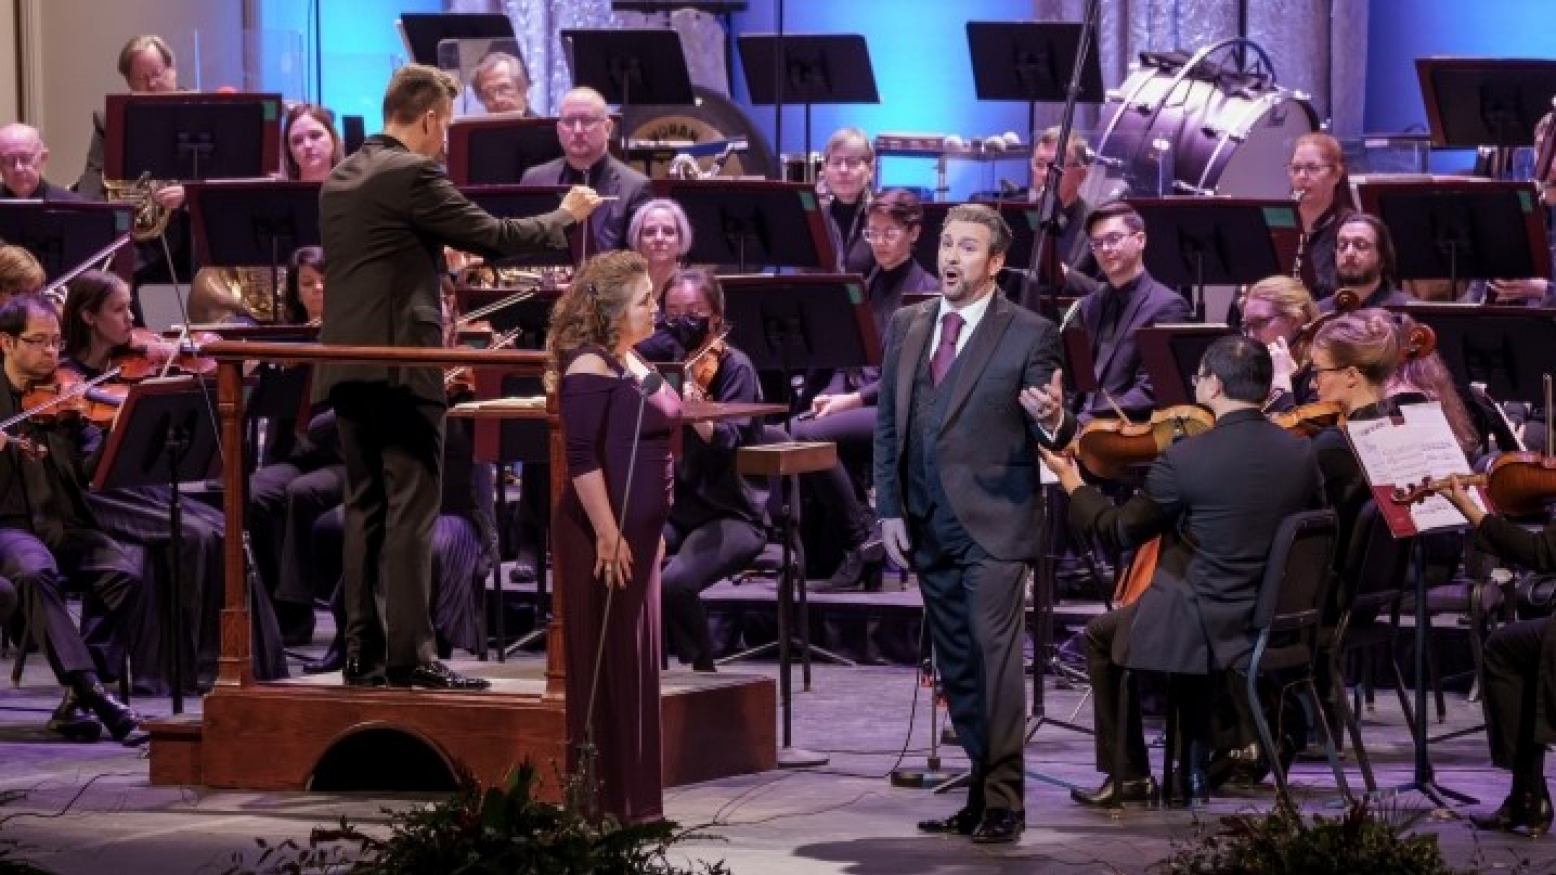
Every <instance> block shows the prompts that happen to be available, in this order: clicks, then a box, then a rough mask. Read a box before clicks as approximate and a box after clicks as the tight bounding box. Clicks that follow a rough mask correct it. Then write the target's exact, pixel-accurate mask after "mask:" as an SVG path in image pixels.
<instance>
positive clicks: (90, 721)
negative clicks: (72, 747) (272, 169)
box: [48, 687, 103, 742]
mask: <svg viewBox="0 0 1556 875" xmlns="http://www.w3.org/2000/svg"><path fill="white" fill-rule="evenodd" d="M48 726H49V731H50V732H53V733H57V734H59V735H61V736H64V737H65V738H68V739H70V740H71V741H80V742H93V741H96V740H98V739H99V738H102V737H103V724H101V723H99V722H97V717H96V716H94V715H93V714H92V712H91V710H90V709H88V708H87V707H86V706H85V705H83V704H81V700H80V699H78V698H76V691H75V690H73V689H71V688H69V687H66V688H65V698H64V699H63V700H61V701H60V703H59V707H57V708H55V709H54V713H53V714H50V715H49V724H48Z"/></svg>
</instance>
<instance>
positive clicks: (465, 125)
mask: <svg viewBox="0 0 1556 875" xmlns="http://www.w3.org/2000/svg"><path fill="white" fill-rule="evenodd" d="M561 157H562V143H561V141H559V140H558V139H557V135H556V119H555V118H523V117H521V116H516V115H488V116H475V117H473V118H460V119H455V120H454V122H453V124H451V125H449V128H448V178H449V179H451V180H453V182H454V184H455V185H459V186H465V185H517V184H518V183H519V181H520V179H522V178H523V176H524V171H526V170H528V169H529V168H531V167H535V166H537V165H540V164H545V163H546V162H547V161H554V160H556V159H558V158H561Z"/></svg>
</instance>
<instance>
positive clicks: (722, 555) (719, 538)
mask: <svg viewBox="0 0 1556 875" xmlns="http://www.w3.org/2000/svg"><path fill="white" fill-rule="evenodd" d="M766 545H767V537H766V535H765V534H764V533H763V532H762V530H761V529H759V528H757V527H756V526H754V525H752V524H751V523H749V522H747V521H745V520H742V519H736V518H734V517H717V518H715V519H711V520H708V521H706V522H704V523H703V524H702V525H700V526H697V527H696V528H693V529H690V530H682V529H680V528H678V527H677V526H676V525H675V523H674V521H671V522H669V523H666V524H665V552H666V553H668V554H669V557H670V561H669V563H668V564H666V565H665V567H664V570H663V571H661V572H660V577H659V598H660V601H661V604H662V605H663V609H662V613H661V618H662V619H661V623H662V624H663V626H664V633H665V640H666V643H667V644H668V645H669V649H670V652H672V653H674V654H675V655H676V658H677V659H679V660H680V661H681V662H686V663H691V664H692V665H694V666H697V667H699V668H705V667H708V666H711V665H712V664H713V656H714V653H713V642H712V640H711V638H710V637H709V634H708V612H707V609H706V607H705V606H704V605H703V603H702V592H703V590H705V589H707V588H708V587H710V586H712V585H714V584H715V583H718V582H719V581H720V580H723V579H724V578H726V577H729V576H730V575H731V574H734V573H735V572H737V571H740V570H742V569H744V568H745V567H746V566H748V565H750V564H751V560H752V559H755V558H756V556H757V554H759V553H761V552H762V548H763V547H764V546H766Z"/></svg>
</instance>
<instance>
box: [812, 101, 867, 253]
mask: <svg viewBox="0 0 1556 875" xmlns="http://www.w3.org/2000/svg"><path fill="white" fill-rule="evenodd" d="M821 160H822V164H821V183H820V186H819V187H820V188H821V189H822V190H823V192H824V194H823V197H822V215H823V216H824V217H825V218H826V220H827V234H828V236H830V237H831V238H832V251H833V253H835V254H836V255H837V271H838V273H856V274H859V275H860V276H864V275H865V274H866V273H868V272H869V270H870V266H871V265H872V264H873V263H874V256H873V254H872V253H871V251H870V244H869V241H867V240H865V239H864V228H865V215H866V213H867V212H868V210H867V208H868V207H869V205H870V184H871V182H872V180H873V179H874V178H875V147H873V146H871V145H870V138H869V137H866V136H865V135H864V131H861V130H859V129H858V128H839V129H838V130H836V131H833V132H832V136H830V137H828V138H827V144H826V146H824V147H823V148H822V152H821Z"/></svg>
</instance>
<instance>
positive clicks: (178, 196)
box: [151, 185, 184, 210]
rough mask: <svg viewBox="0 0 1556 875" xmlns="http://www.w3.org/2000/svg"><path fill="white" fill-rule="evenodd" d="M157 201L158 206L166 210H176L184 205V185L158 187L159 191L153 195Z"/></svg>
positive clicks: (153, 198) (152, 197)
mask: <svg viewBox="0 0 1556 875" xmlns="http://www.w3.org/2000/svg"><path fill="white" fill-rule="evenodd" d="M151 199H152V200H154V201H156V202H157V206H159V207H161V208H163V209H164V210H176V209H178V208H179V207H181V206H183V205H184V187H183V186H182V185H165V186H163V187H162V188H159V189H157V193H156V194H154V195H152V196H151Z"/></svg>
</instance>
